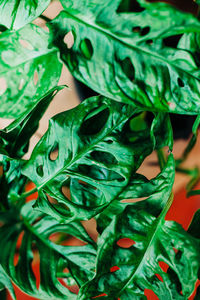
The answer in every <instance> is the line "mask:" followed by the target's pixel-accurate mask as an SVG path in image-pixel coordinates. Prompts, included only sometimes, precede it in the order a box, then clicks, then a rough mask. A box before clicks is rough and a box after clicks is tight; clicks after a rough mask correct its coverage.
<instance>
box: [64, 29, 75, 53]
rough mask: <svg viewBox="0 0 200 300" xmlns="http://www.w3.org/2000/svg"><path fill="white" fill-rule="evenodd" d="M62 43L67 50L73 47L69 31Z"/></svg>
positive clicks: (72, 37) (72, 36) (71, 35)
mask: <svg viewBox="0 0 200 300" xmlns="http://www.w3.org/2000/svg"><path fill="white" fill-rule="evenodd" d="M63 41H64V43H65V44H66V45H67V48H68V49H71V48H72V47H73V45H74V35H73V33H72V31H69V32H68V33H67V34H66V35H65V36H64V39H63Z"/></svg>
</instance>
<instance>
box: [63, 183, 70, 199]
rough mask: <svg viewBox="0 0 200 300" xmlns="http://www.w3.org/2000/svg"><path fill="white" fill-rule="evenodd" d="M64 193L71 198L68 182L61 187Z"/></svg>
mask: <svg viewBox="0 0 200 300" xmlns="http://www.w3.org/2000/svg"><path fill="white" fill-rule="evenodd" d="M61 191H62V194H63V195H64V196H65V197H66V198H67V199H68V200H71V193H70V188H69V186H67V185H66V184H65V185H63V186H62V187H61Z"/></svg>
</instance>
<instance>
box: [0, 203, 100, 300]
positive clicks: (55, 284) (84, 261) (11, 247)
mask: <svg viewBox="0 0 200 300" xmlns="http://www.w3.org/2000/svg"><path fill="white" fill-rule="evenodd" d="M0 221H1V227H0V247H1V256H0V263H1V264H2V266H3V268H4V270H5V271H6V273H7V274H8V275H9V277H10V278H11V279H12V281H13V282H15V284H17V286H19V287H20V289H22V290H23V291H25V292H26V293H28V294H30V295H32V296H35V297H37V298H38V299H51V300H52V299H68V300H71V299H76V296H75V295H74V294H73V293H72V292H70V291H69V290H68V289H67V288H66V287H64V286H63V285H62V284H61V283H60V282H59V281H58V278H65V277H66V273H64V269H65V268H68V269H69V271H70V273H71V275H70V274H69V276H71V277H70V278H71V279H72V277H73V278H74V279H75V280H76V282H77V283H78V284H80V285H82V284H83V283H84V282H85V281H87V280H89V279H91V278H92V277H93V269H94V260H95V256H96V251H95V247H94V242H93V241H92V240H91V238H90V237H89V236H88V235H87V233H86V231H85V230H84V228H83V226H82V225H81V224H80V223H72V224H70V225H66V224H65V225H62V224H60V223H58V222H57V221H56V220H55V219H52V218H51V217H50V216H45V215H44V214H42V213H39V212H35V211H33V209H32V202H29V203H27V204H25V205H24V206H23V207H22V210H21V212H19V211H17V210H16V209H12V210H9V211H6V212H4V213H0ZM55 233H62V234H65V235H66V234H69V235H73V236H76V237H77V238H79V239H81V240H82V241H84V242H86V243H87V245H84V246H62V245H59V244H56V243H54V242H53V241H52V240H51V236H52V235H53V234H55ZM20 237H21V239H22V241H21V245H20V246H17V241H18V239H19V238H20ZM18 245H19V244H18ZM17 247H19V249H18V248H17ZM37 251H38V254H39V265H40V284H39V287H38V286H36V278H35V275H34V273H33V269H32V262H33V259H34V257H35V255H37ZM16 255H18V257H19V258H18V259H17V258H16V257H15V256H16ZM14 259H15V263H14ZM16 260H17V262H16Z"/></svg>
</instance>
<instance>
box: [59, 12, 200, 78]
mask: <svg viewBox="0 0 200 300" xmlns="http://www.w3.org/2000/svg"><path fill="white" fill-rule="evenodd" d="M62 13H65V14H67V15H69V16H70V17H71V18H72V19H74V20H75V21H78V23H82V24H84V25H85V26H86V27H87V26H88V27H91V28H93V29H95V30H97V31H98V32H100V33H101V34H102V33H103V34H105V35H107V36H109V37H110V38H112V39H114V40H116V41H117V42H118V43H121V44H123V45H124V46H126V47H127V48H130V49H134V50H135V51H138V52H139V51H141V52H143V53H144V54H146V55H149V56H152V57H154V58H155V59H157V60H160V61H162V62H163V63H164V64H168V65H169V66H172V67H173V68H176V69H178V70H180V71H181V72H183V73H185V74H187V75H188V76H190V77H192V78H194V79H195V80H198V81H199V82H200V79H199V78H198V77H196V76H194V75H192V74H191V73H190V72H188V71H186V70H184V69H183V68H181V67H179V66H178V65H176V64H174V63H173V62H171V61H169V60H168V59H166V58H165V57H163V56H160V55H157V54H156V53H155V52H149V51H147V49H144V48H143V47H139V46H138V45H136V46H134V45H130V44H128V43H127V42H126V41H124V40H122V39H120V38H119V37H118V36H116V35H115V34H113V33H112V32H110V31H108V30H106V29H104V28H102V27H100V26H97V25H96V24H94V23H89V22H86V21H85V20H84V17H83V19H79V18H78V17H77V16H74V15H73V14H71V13H70V12H69V11H67V10H65V11H64V12H62ZM199 32H200V29H199Z"/></svg>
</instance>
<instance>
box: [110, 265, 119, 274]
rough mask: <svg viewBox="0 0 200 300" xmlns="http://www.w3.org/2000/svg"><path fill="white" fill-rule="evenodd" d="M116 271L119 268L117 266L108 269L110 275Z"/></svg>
mask: <svg viewBox="0 0 200 300" xmlns="http://www.w3.org/2000/svg"><path fill="white" fill-rule="evenodd" d="M118 270H120V268H119V267H118V266H113V267H111V268H110V272H111V273H114V272H116V271H118Z"/></svg>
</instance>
